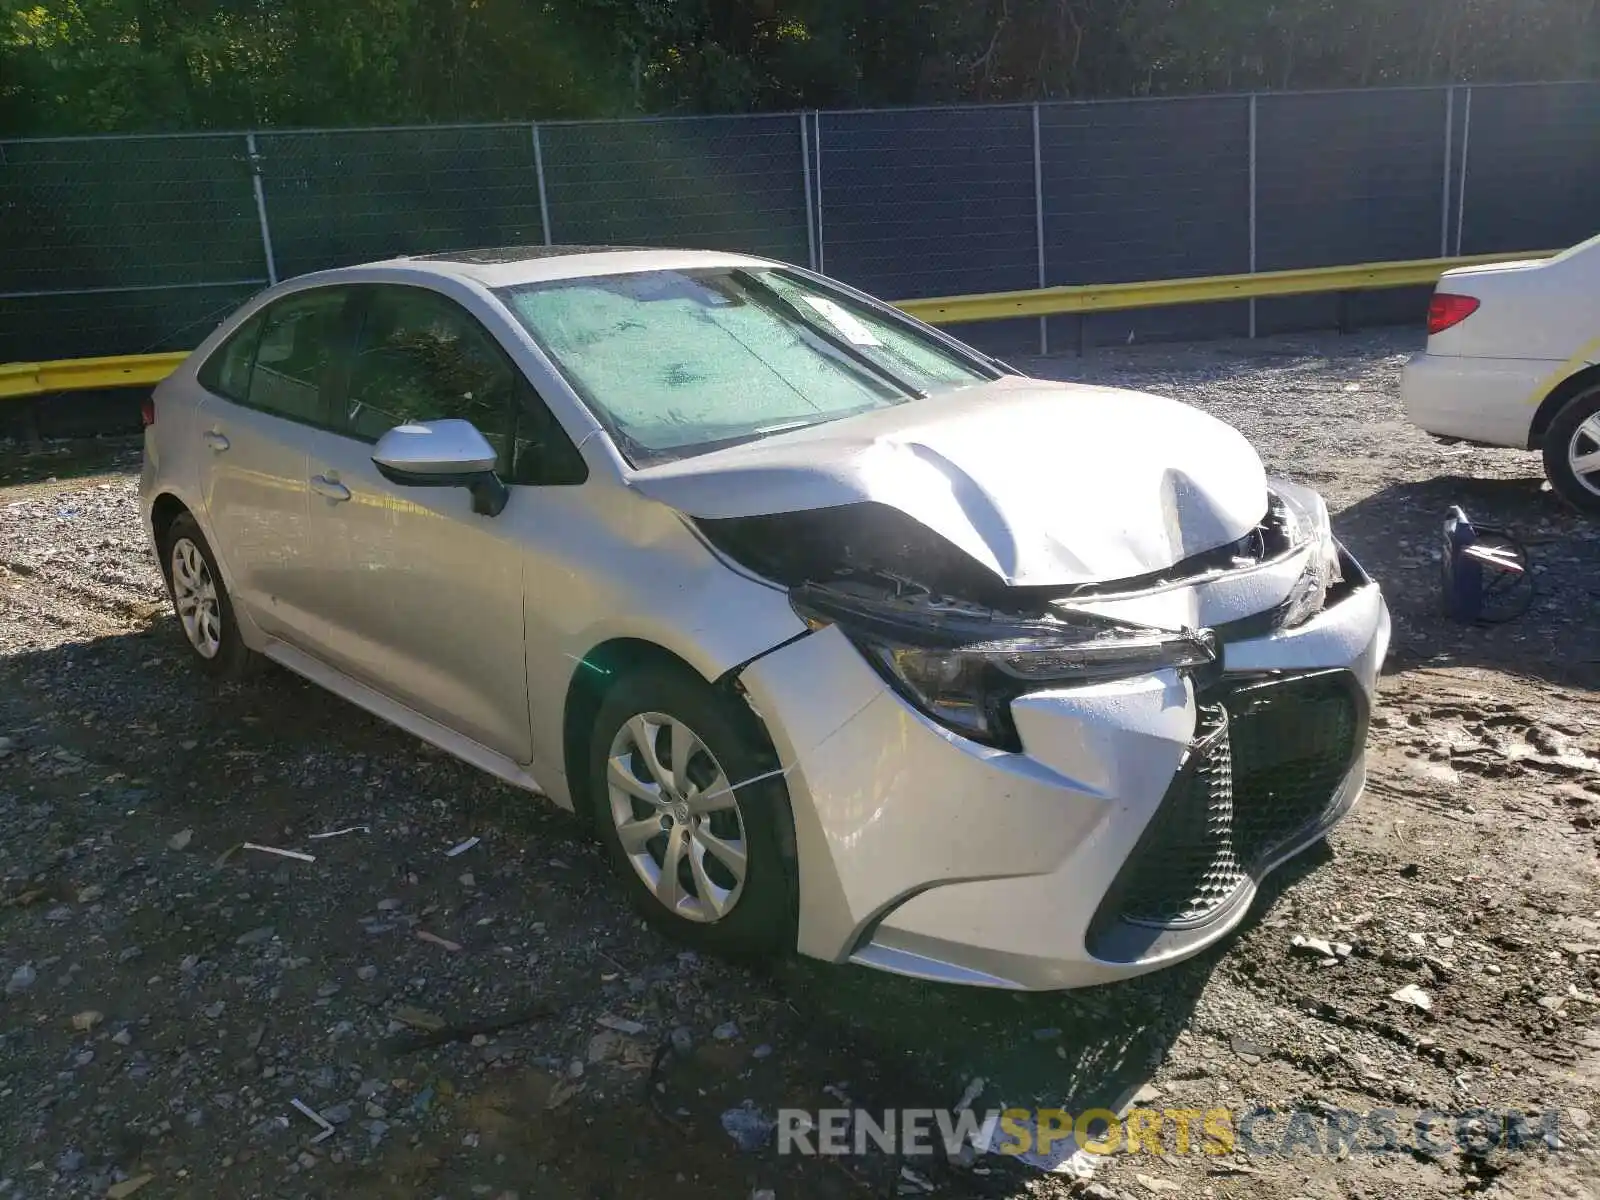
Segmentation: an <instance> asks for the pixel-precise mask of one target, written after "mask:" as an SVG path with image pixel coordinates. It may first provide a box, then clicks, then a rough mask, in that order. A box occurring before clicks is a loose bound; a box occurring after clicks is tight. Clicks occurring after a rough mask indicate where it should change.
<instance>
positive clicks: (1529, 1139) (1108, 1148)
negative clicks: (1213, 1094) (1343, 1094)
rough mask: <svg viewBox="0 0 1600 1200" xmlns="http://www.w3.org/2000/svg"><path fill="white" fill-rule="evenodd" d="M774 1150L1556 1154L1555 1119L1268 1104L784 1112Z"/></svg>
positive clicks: (1475, 1112) (1489, 1111)
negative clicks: (1116, 1109)
mask: <svg viewBox="0 0 1600 1200" xmlns="http://www.w3.org/2000/svg"><path fill="white" fill-rule="evenodd" d="M777 1135H778V1138H777V1140H778V1153H779V1154H808V1155H816V1154H822V1155H847V1154H867V1153H870V1152H872V1151H874V1150H876V1151H879V1152H883V1153H889V1154H896V1153H898V1154H908V1155H916V1154H931V1153H933V1152H934V1149H935V1147H937V1146H942V1147H943V1148H944V1151H945V1153H946V1154H949V1155H952V1156H954V1155H957V1154H960V1153H961V1151H962V1149H963V1148H964V1147H966V1146H971V1147H972V1148H973V1150H975V1151H977V1152H978V1153H980V1154H983V1153H992V1154H1007V1155H1019V1156H1021V1155H1044V1156H1049V1155H1051V1154H1063V1155H1066V1154H1072V1153H1074V1152H1081V1153H1085V1154H1091V1155H1108V1154H1203V1155H1223V1154H1234V1153H1237V1152H1239V1151H1243V1152H1246V1153H1248V1154H1251V1155H1255V1156H1258V1157H1265V1156H1271V1155H1279V1156H1284V1157H1289V1156H1294V1155H1312V1156H1324V1155H1325V1156H1329V1157H1344V1156H1349V1155H1357V1154H1393V1153H1395V1152H1397V1151H1401V1150H1406V1151H1417V1152H1420V1153H1423V1154H1428V1155H1442V1154H1447V1153H1449V1152H1450V1151H1452V1150H1459V1151H1461V1152H1463V1153H1467V1154H1486V1153H1488V1152H1489V1151H1491V1150H1495V1149H1506V1150H1529V1149H1534V1148H1537V1147H1544V1148H1545V1149H1548V1150H1558V1149H1560V1148H1561V1137H1560V1115H1559V1114H1558V1113H1557V1112H1555V1111H1554V1110H1546V1111H1543V1112H1536V1113H1532V1114H1530V1113H1525V1112H1520V1111H1502V1110H1494V1109H1471V1110H1467V1111H1463V1112H1456V1113H1445V1112H1434V1111H1431V1110H1421V1111H1402V1110H1400V1109H1392V1108H1374V1109H1366V1110H1357V1109H1343V1108H1334V1107H1332V1106H1327V1107H1324V1108H1321V1109H1318V1110H1316V1111H1312V1110H1308V1109H1294V1110H1289V1111H1279V1110H1277V1109H1273V1108H1264V1107H1251V1108H1205V1109H1200V1108H1134V1109H1132V1110H1130V1111H1129V1112H1128V1113H1126V1114H1125V1115H1123V1116H1120V1117H1119V1116H1118V1115H1117V1114H1116V1113H1113V1112H1111V1111H1110V1110H1109V1109H1103V1108H1100V1109H1088V1110H1087V1111H1085V1112H1081V1113H1077V1114H1073V1113H1069V1112H1067V1111H1065V1110H1064V1109H1059V1108H1039V1109H1026V1108H1005V1109H989V1110H988V1111H986V1112H982V1113H980V1112H977V1111H975V1110H973V1109H962V1110H959V1111H957V1110H951V1109H933V1108H902V1109H885V1110H879V1111H876V1112H873V1111H870V1110H867V1109H862V1108H853V1109H852V1108H825V1109H817V1110H808V1109H799V1108H782V1109H779V1110H778V1120H777Z"/></svg>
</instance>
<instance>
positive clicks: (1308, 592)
mask: <svg viewBox="0 0 1600 1200" xmlns="http://www.w3.org/2000/svg"><path fill="white" fill-rule="evenodd" d="M1267 486H1268V487H1269V488H1270V489H1271V490H1272V493H1273V495H1274V496H1276V497H1277V499H1278V500H1279V501H1280V502H1281V503H1282V505H1283V519H1284V532H1285V534H1287V535H1288V537H1289V540H1290V542H1291V543H1292V544H1294V545H1301V544H1304V543H1307V542H1309V543H1310V544H1311V554H1310V557H1309V559H1308V560H1307V562H1306V569H1305V570H1304V571H1303V572H1302V573H1301V575H1300V578H1299V579H1297V580H1295V584H1294V587H1293V588H1292V589H1290V592H1289V596H1288V598H1287V599H1286V600H1284V602H1283V603H1282V604H1281V605H1279V607H1278V610H1277V613H1276V614H1275V618H1276V620H1275V623H1276V624H1277V626H1278V627H1279V628H1282V629H1293V628H1294V627H1295V626H1297V625H1301V624H1304V623H1305V622H1306V621H1309V620H1310V619H1311V618H1312V617H1314V616H1316V615H1317V614H1318V613H1319V612H1321V611H1322V609H1323V607H1324V606H1325V605H1326V603H1327V599H1328V589H1329V588H1331V587H1332V586H1333V585H1334V584H1336V583H1339V582H1340V581H1341V579H1342V578H1343V572H1342V571H1341V570H1340V568H1339V543H1338V542H1337V541H1335V540H1334V536H1333V525H1332V523H1331V522H1330V521H1329V519H1328V505H1327V503H1326V502H1325V501H1324V500H1323V499H1322V497H1321V496H1320V495H1318V494H1317V493H1316V492H1314V491H1312V490H1311V489H1310V488H1303V487H1300V486H1299V485H1298V484H1293V483H1288V482H1286V481H1285V480H1282V479H1269V480H1268V481H1267Z"/></svg>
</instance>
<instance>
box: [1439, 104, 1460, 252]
mask: <svg viewBox="0 0 1600 1200" xmlns="http://www.w3.org/2000/svg"><path fill="white" fill-rule="evenodd" d="M1455 137H1456V89H1455V86H1454V85H1452V86H1450V87H1447V88H1446V89H1445V91H1444V207H1443V210H1442V211H1441V212H1440V214H1439V257H1440V258H1449V257H1450V167H1451V166H1452V164H1451V161H1450V159H1451V156H1452V155H1453V154H1454V153H1455Z"/></svg>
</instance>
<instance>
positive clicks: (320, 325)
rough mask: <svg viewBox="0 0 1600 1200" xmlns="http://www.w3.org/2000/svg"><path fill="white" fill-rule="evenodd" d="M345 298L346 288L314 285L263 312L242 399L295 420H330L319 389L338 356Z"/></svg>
mask: <svg viewBox="0 0 1600 1200" xmlns="http://www.w3.org/2000/svg"><path fill="white" fill-rule="evenodd" d="M348 297H349V291H348V290H347V289H345V288H317V289H316V290H314V291H309V292H297V293H295V294H294V295H292V296H286V297H284V298H283V299H282V300H279V301H278V302H277V303H276V304H274V305H273V306H272V307H271V308H269V309H267V310H266V312H265V314H264V320H263V323H262V326H261V336H260V340H259V342H258V343H257V345H256V352H255V365H254V367H253V369H252V370H251V373H250V392H249V396H248V397H247V398H246V400H245V403H247V404H248V405H249V406H250V407H251V408H259V409H263V410H265V411H266V412H270V413H274V414H276V415H278V416H282V417H288V418H289V419H290V420H293V421H301V422H304V423H306V424H311V425H325V424H327V423H328V422H327V416H326V413H325V410H324V406H323V402H322V401H323V389H324V386H325V384H326V382H327V376H328V372H329V370H330V368H331V367H332V366H333V365H334V361H335V359H336V358H337V356H338V347H339V342H340V336H341V332H342V330H343V328H344V326H343V322H342V317H343V315H344V307H345V303H346V301H347V299H348Z"/></svg>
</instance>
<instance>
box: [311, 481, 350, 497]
mask: <svg viewBox="0 0 1600 1200" xmlns="http://www.w3.org/2000/svg"><path fill="white" fill-rule="evenodd" d="M311 490H312V491H313V492H315V493H316V494H317V495H319V496H326V497H327V498H328V499H329V500H333V501H342V500H348V499H350V489H349V488H347V487H345V485H344V484H342V483H340V482H339V481H338V480H337V479H329V478H328V477H327V476H326V475H313V476H312V477H311Z"/></svg>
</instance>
